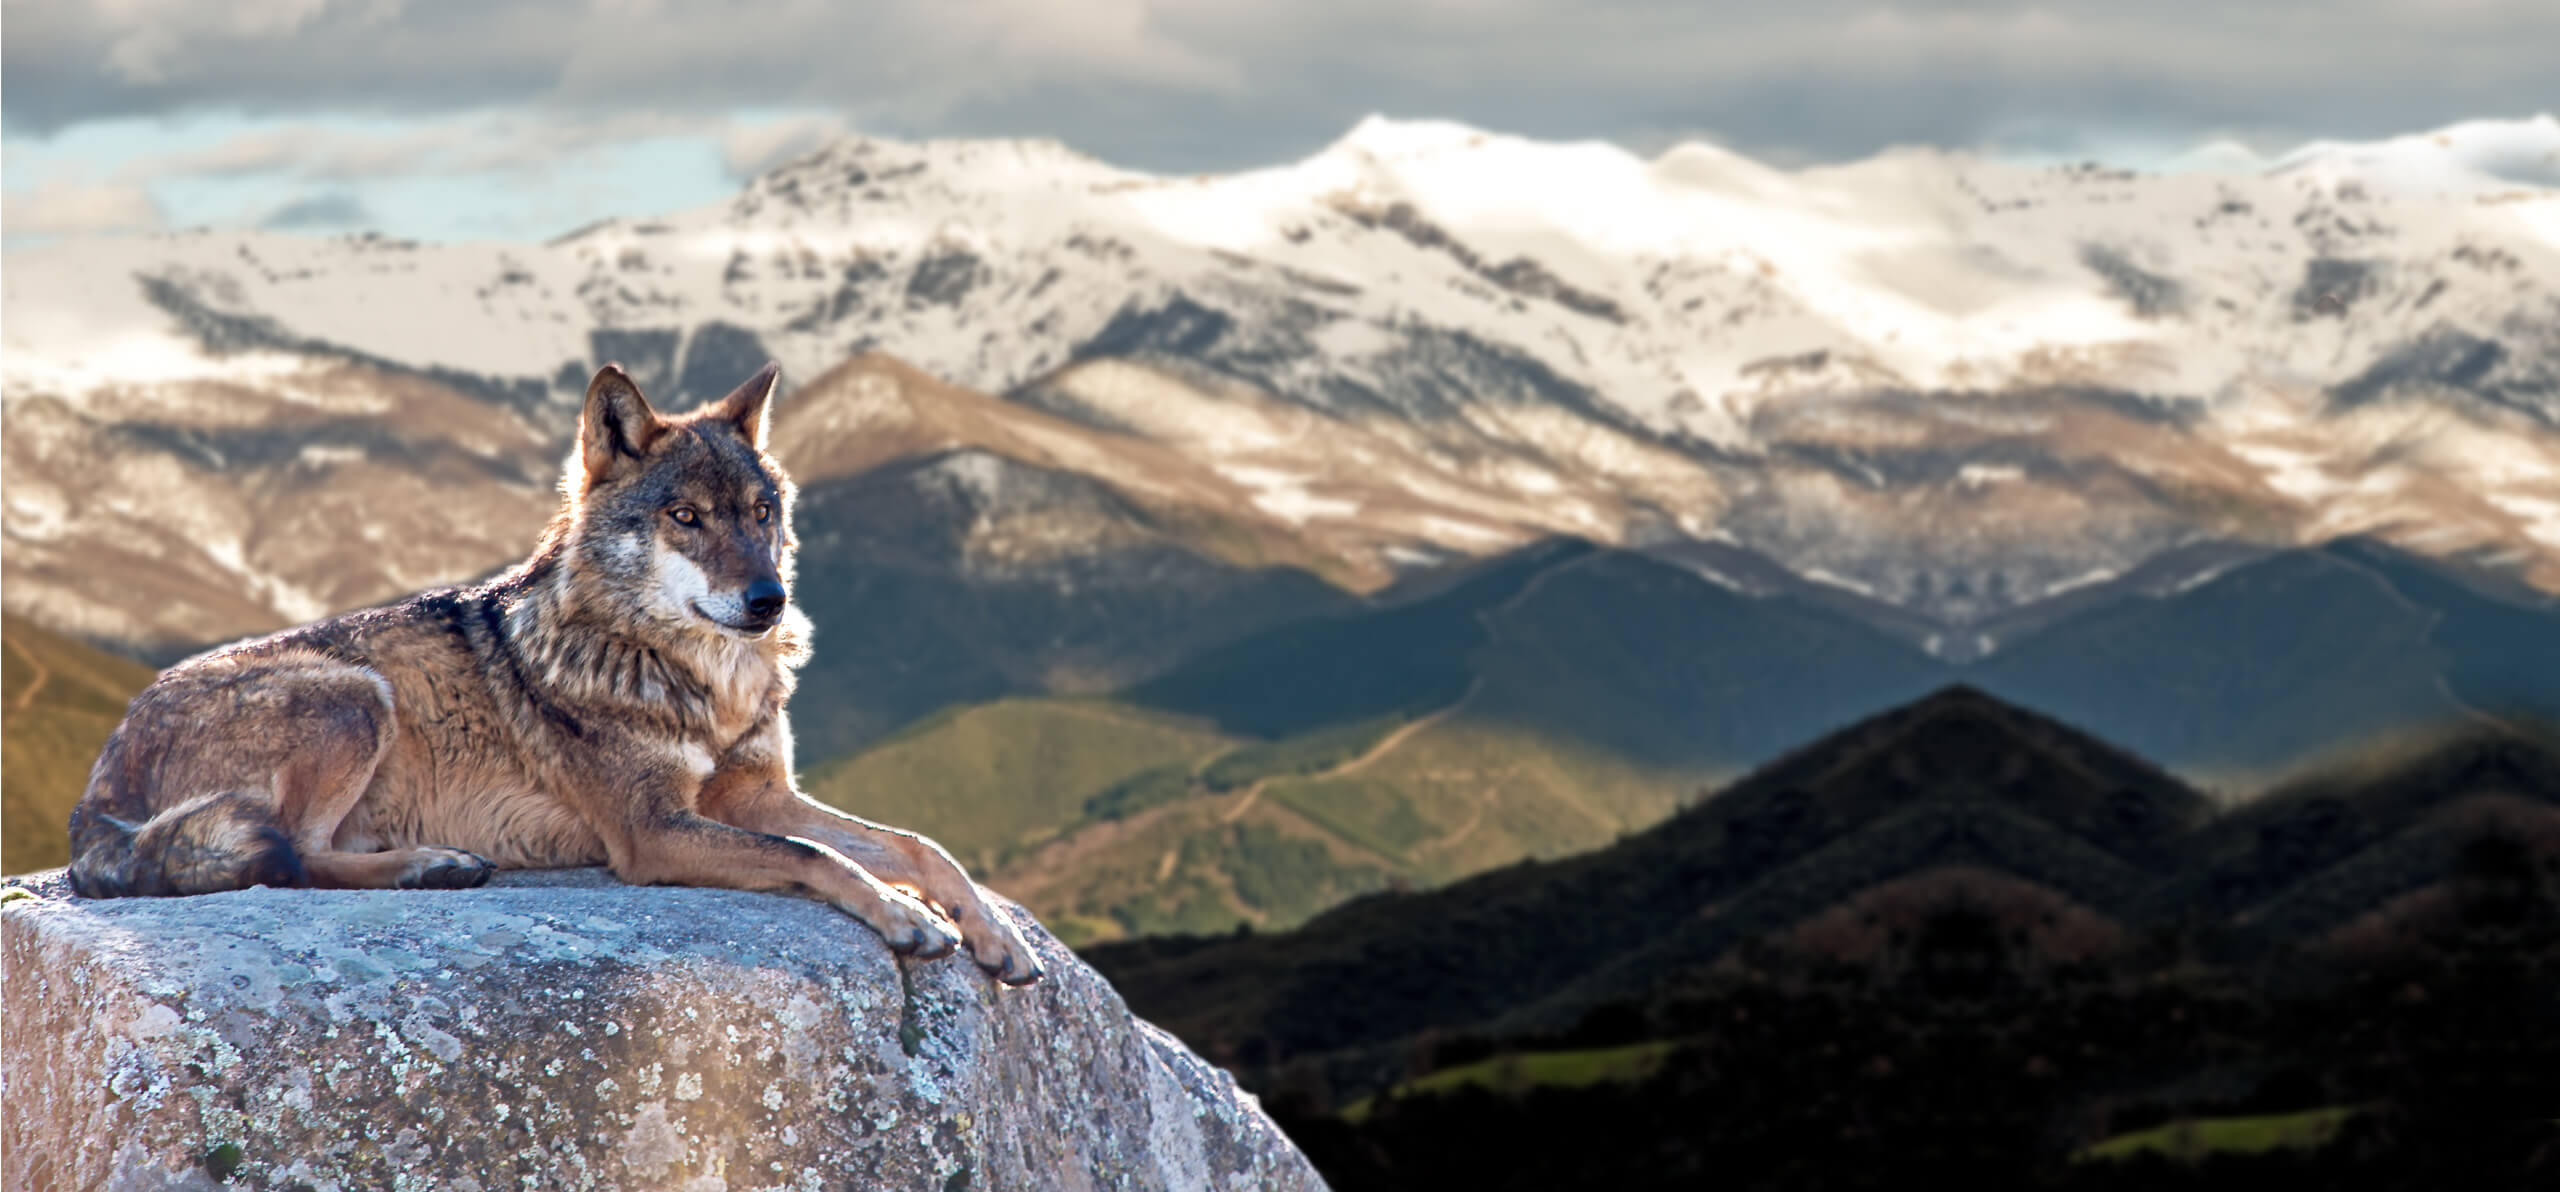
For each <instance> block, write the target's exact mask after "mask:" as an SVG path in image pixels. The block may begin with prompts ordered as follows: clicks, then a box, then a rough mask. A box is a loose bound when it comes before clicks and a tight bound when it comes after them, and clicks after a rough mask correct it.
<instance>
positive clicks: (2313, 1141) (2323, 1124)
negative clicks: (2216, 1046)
mask: <svg viewBox="0 0 2560 1192" xmlns="http://www.w3.org/2000/svg"><path fill="white" fill-rule="evenodd" d="M2357 1112H2358V1110H2357V1108H2356V1107H2355V1106H2352V1105H2338V1106H2331V1107H2329V1108H2326V1109H2311V1110H2305V1111H2303V1112H2301V1113H2278V1114H2268V1115H2265V1116H2262V1117H2229V1118H2193V1119H2189V1120H2186V1121H2177V1122H2170V1123H2168V1124H2166V1125H2161V1126H2154V1127H2152V1128H2150V1129H2148V1130H2137V1131H2134V1132H2133V1133H2131V1134H2120V1135H2117V1136H2116V1137H2114V1138H2110V1139H2108V1140H2106V1141H2105V1142H2101V1143H2099V1144H2097V1145H2096V1146H2093V1147H2090V1148H2089V1149H2087V1150H2084V1151H2082V1152H2080V1154H2079V1155H2078V1156H2077V1157H2078V1158H2079V1159H2081V1160H2083V1161H2092V1160H2096V1161H2104V1160H2111V1159H2130V1158H2133V1157H2134V1156H2136V1155H2142V1154H2158V1155H2162V1156H2165V1157H2167V1158H2171V1159H2178V1160H2183V1161H2185V1162H2189V1163H2192V1162H2196V1161H2198V1160H2201V1159H2203V1158H2206V1157H2207V1156H2210V1155H2258V1154H2265V1153H2266V1152H2268V1151H2272V1150H2277V1149H2280V1148H2286V1147H2292V1148H2298V1149H2301V1150H2316V1149H2318V1148H2319V1147H2321V1146H2323V1145H2325V1144H2326V1143H2327V1142H2328V1141H2329V1140H2330V1139H2332V1138H2335V1137H2337V1134H2338V1127H2340V1126H2343V1125H2345V1124H2347V1119H2349V1118H2352V1117H2354V1116H2355V1115H2356V1114H2357Z"/></svg>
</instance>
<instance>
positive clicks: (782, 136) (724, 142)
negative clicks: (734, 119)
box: [720, 115, 852, 181]
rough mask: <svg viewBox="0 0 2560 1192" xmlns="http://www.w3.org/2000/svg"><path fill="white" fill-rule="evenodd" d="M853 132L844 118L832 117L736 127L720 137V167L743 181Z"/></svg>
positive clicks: (795, 118)
mask: <svg viewBox="0 0 2560 1192" xmlns="http://www.w3.org/2000/svg"><path fill="white" fill-rule="evenodd" d="M851 132H852V130H851V129H850V128H848V127H846V125H845V122H844V121H843V120H842V119H841V118H839V117H836V116H830V115H804V116H786V117H782V118H780V119H774V120H763V121H757V122H754V123H741V124H732V125H730V126H729V128H728V129H727V130H726V131H724V132H722V133H721V134H720V164H721V166H722V167H723V168H725V169H726V170H728V171H729V176H730V177H731V178H735V179H739V180H742V181H743V180H745V179H748V178H753V177H755V176H756V175H758V174H761V173H764V172H765V171H766V170H770V169H772V168H773V167H775V166H777V165H780V164H782V163H783V162H785V161H789V160H790V159H792V158H795V157H798V156H800V155H801V154H803V153H807V152H809V151H810V150H812V149H815V148H817V147H819V146H821V145H824V144H827V143H829V142H831V141H835V140H839V139H842V138H843V137H845V136H847V135H849V134H850V133H851Z"/></svg>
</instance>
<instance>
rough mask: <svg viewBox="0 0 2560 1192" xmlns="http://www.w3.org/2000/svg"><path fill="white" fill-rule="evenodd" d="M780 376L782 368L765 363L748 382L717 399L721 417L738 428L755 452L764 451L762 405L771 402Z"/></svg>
mask: <svg viewBox="0 0 2560 1192" xmlns="http://www.w3.org/2000/svg"><path fill="white" fill-rule="evenodd" d="M781 376H782V366H781V365H779V364H772V363H768V364H766V365H765V366H764V367H763V368H759V369H757V370H756V375H754V376H752V377H749V378H747V383H746V384H744V385H740V386H738V387H737V388H735V389H732V390H730V391H729V396H727V397H724V398H721V399H720V417H721V418H722V420H724V421H726V422H728V423H729V424H730V425H732V426H735V427H737V428H738V433H739V434H740V435H742V436H744V437H745V438H746V440H747V441H748V442H750V443H753V444H755V445H756V450H758V451H762V450H764V432H765V417H764V412H765V406H766V404H767V403H769V402H771V401H772V400H773V383H774V382H775V381H776V380H778V379H780V378H781Z"/></svg>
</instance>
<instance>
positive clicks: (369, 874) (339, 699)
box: [275, 666, 497, 890]
mask: <svg viewBox="0 0 2560 1192" xmlns="http://www.w3.org/2000/svg"><path fill="white" fill-rule="evenodd" d="M302 682H303V683H304V684H305V691H304V698H305V699H306V700H307V701H308V705H307V706H308V711H307V713H306V717H305V721H304V722H305V723H308V724H313V725H316V726H317V727H318V730H319V731H316V732H313V733H312V734H311V735H310V736H308V737H307V738H305V739H304V740H302V741H300V742H298V743H297V746H298V747H297V748H296V749H295V750H294V751H293V753H292V755H291V756H290V757H289V758H287V759H286V761H285V763H284V764H283V765H282V766H281V767H279V768H278V769H277V770H276V777H275V792H276V806H277V808H278V809H279V810H280V812H281V813H282V817H283V819H284V820H285V822H286V823H288V824H290V825H292V828H293V838H294V844H295V846H296V847H297V848H298V849H299V851H300V852H301V854H302V866H303V871H304V872H305V873H307V874H308V875H309V876H310V881H311V884H312V885H315V886H329V887H335V888H338V889H352V890H390V889H402V890H420V889H425V890H460V889H468V888H470V887H472V886H477V885H480V884H482V883H484V882H486V881H488V880H489V875H490V874H491V873H493V872H495V871H496V869H497V867H496V866H495V865H492V864H490V863H489V861H488V860H487V859H486V858H484V857H481V856H480V855H478V854H476V853H469V852H465V851H463V850H461V849H458V848H444V847H441V846H437V845H425V846H420V847H415V848H395V849H389V850H386V851H383V852H378V853H352V852H342V851H340V850H339V849H338V847H337V845H336V844H335V843H334V840H335V838H336V836H337V832H338V825H339V823H340V822H342V821H344V820H345V819H346V818H347V813H348V812H349V811H351V810H353V809H354V808H355V805H356V801H357V800H358V799H361V798H363V797H364V792H365V788H367V787H368V786H371V785H372V783H373V774H374V771H375V770H378V769H380V768H381V766H382V759H383V758H384V757H385V756H387V755H388V754H389V753H390V752H391V745H392V740H393V734H394V733H396V732H397V731H398V729H397V728H396V727H395V726H396V724H397V722H396V721H395V720H393V718H392V705H391V689H390V686H389V685H388V684H386V683H384V682H383V681H382V678H381V676H379V675H377V674H375V673H374V672H372V671H370V670H365V669H362V668H358V667H352V666H342V667H336V668H332V669H330V670H328V671H326V672H322V671H319V670H318V669H317V668H315V670H314V671H312V672H310V673H308V674H307V675H305V676H304V677H303V679H302Z"/></svg>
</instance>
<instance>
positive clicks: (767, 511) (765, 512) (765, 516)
mask: <svg viewBox="0 0 2560 1192" xmlns="http://www.w3.org/2000/svg"><path fill="white" fill-rule="evenodd" d="M756 520H757V521H759V522H769V521H772V520H773V505H772V504H771V503H770V502H766V501H758V502H756Z"/></svg>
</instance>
